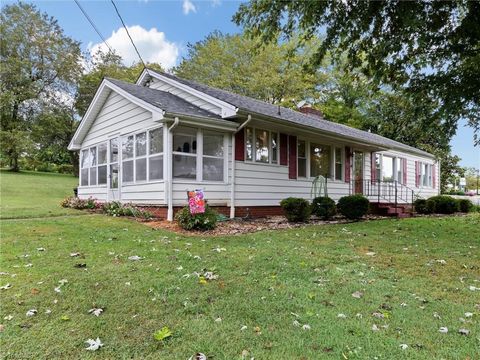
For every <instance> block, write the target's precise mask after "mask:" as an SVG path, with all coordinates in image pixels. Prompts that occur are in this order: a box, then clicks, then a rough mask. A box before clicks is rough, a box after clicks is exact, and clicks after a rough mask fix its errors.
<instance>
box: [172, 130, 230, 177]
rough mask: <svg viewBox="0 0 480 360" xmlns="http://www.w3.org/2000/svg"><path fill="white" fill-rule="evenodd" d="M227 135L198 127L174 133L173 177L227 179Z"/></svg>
mask: <svg viewBox="0 0 480 360" xmlns="http://www.w3.org/2000/svg"><path fill="white" fill-rule="evenodd" d="M225 152H226V150H225V148H224V134H223V133H220V132H217V131H211V130H200V129H197V128H187V127H185V128H182V127H180V128H178V129H176V131H175V132H174V134H173V177H174V178H179V179H192V180H195V181H223V180H224V171H225V155H226V154H225Z"/></svg>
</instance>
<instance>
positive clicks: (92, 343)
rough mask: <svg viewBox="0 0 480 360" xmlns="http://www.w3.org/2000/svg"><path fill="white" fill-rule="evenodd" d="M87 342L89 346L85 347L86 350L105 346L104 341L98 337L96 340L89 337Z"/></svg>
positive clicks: (94, 349)
mask: <svg viewBox="0 0 480 360" xmlns="http://www.w3.org/2000/svg"><path fill="white" fill-rule="evenodd" d="M85 342H86V343H87V344H88V347H87V348H85V350H89V351H96V350H98V349H100V348H101V347H102V346H103V344H102V342H101V341H100V338H98V337H97V339H96V340H93V339H88V340H87V341H85Z"/></svg>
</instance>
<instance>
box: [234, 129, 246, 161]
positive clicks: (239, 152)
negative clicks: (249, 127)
mask: <svg viewBox="0 0 480 360" xmlns="http://www.w3.org/2000/svg"><path fill="white" fill-rule="evenodd" d="M235 160H238V161H244V160H245V129H242V130H240V131H239V132H237V133H236V134H235Z"/></svg>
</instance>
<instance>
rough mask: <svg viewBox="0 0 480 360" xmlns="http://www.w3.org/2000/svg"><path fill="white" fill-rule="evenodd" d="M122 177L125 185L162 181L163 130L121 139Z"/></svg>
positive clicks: (153, 130)
mask: <svg viewBox="0 0 480 360" xmlns="http://www.w3.org/2000/svg"><path fill="white" fill-rule="evenodd" d="M122 176H123V180H122V181H123V182H125V183H129V182H135V183H141V182H145V181H153V180H162V179H163V128H157V129H152V130H149V131H143V132H140V133H137V134H135V135H128V136H126V137H124V138H123V140H122Z"/></svg>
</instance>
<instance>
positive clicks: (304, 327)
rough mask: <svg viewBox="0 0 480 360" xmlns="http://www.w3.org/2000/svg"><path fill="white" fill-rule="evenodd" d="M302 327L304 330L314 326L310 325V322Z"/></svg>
mask: <svg viewBox="0 0 480 360" xmlns="http://www.w3.org/2000/svg"><path fill="white" fill-rule="evenodd" d="M302 329H303V330H311V329H312V327H311V326H310V325H308V324H305V325H303V326H302Z"/></svg>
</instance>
